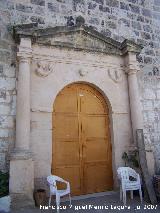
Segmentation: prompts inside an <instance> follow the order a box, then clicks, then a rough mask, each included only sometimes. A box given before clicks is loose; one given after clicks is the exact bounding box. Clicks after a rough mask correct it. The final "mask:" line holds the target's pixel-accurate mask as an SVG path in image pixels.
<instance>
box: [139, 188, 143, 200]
mask: <svg viewBox="0 0 160 213" xmlns="http://www.w3.org/2000/svg"><path fill="white" fill-rule="evenodd" d="M139 196H140V200H141V203H142V201H143V198H142V189H141V188H140V189H139Z"/></svg>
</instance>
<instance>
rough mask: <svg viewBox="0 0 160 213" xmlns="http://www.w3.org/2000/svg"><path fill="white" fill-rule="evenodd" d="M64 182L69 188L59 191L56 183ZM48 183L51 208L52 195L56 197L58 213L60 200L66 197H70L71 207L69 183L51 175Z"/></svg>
mask: <svg viewBox="0 0 160 213" xmlns="http://www.w3.org/2000/svg"><path fill="white" fill-rule="evenodd" d="M57 181H58V182H63V183H65V184H66V185H67V188H66V189H65V190H58V189H57V183H56V182H57ZM47 182H48V183H49V186H50V196H49V206H50V205H51V198H52V195H55V196H56V205H57V212H59V206H60V198H61V197H62V196H65V195H67V194H68V195H69V201H70V205H71V195H70V184H69V182H67V181H65V180H63V179H62V178H60V177H58V176H55V175H50V176H48V177H47Z"/></svg>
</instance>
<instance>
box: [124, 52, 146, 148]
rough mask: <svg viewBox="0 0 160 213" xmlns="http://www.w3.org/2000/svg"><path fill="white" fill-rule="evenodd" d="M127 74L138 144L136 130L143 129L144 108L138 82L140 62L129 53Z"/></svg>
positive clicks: (133, 129)
mask: <svg viewBox="0 0 160 213" xmlns="http://www.w3.org/2000/svg"><path fill="white" fill-rule="evenodd" d="M125 62H126V73H127V75H128V91H129V102H130V113H131V123H132V131H133V139H134V143H135V144H136V129H143V116H142V106H141V102H140V93H139V88H138V81H137V72H138V71H139V66H138V62H137V61H136V55H135V54H134V53H128V55H127V56H126V61H125Z"/></svg>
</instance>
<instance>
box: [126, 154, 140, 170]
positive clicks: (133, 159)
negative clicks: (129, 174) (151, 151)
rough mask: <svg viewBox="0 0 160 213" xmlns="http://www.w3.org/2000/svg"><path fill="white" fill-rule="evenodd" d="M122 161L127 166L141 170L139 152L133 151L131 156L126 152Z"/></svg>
mask: <svg viewBox="0 0 160 213" xmlns="http://www.w3.org/2000/svg"><path fill="white" fill-rule="evenodd" d="M122 159H123V160H124V162H125V166H127V164H128V165H130V166H134V167H136V168H139V161H138V152H137V151H132V152H130V154H127V153H126V152H124V153H123V155H122Z"/></svg>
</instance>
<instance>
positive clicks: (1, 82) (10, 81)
mask: <svg viewBox="0 0 160 213" xmlns="http://www.w3.org/2000/svg"><path fill="white" fill-rule="evenodd" d="M15 87H16V79H15V78H1V79H0V89H3V88H6V90H14V89H15Z"/></svg>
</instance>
